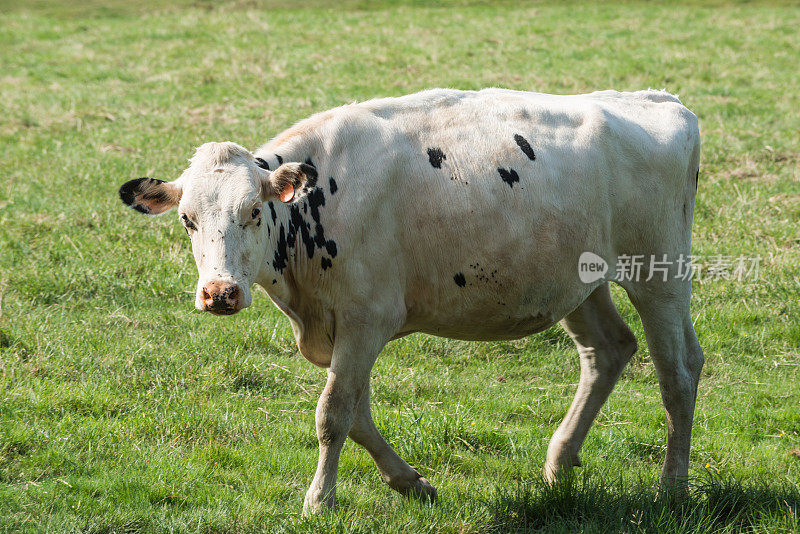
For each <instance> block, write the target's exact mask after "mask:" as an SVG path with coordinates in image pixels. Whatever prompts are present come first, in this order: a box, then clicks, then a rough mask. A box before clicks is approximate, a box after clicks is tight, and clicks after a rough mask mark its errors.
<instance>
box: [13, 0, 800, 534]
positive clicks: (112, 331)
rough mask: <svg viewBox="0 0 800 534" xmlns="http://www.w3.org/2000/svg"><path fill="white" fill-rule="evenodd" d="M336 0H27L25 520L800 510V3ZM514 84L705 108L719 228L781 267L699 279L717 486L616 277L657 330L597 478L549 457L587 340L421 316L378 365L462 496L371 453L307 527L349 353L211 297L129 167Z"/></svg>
mask: <svg viewBox="0 0 800 534" xmlns="http://www.w3.org/2000/svg"><path fill="white" fill-rule="evenodd" d="M331 5H332V4H326V3H325V2H323V1H317V2H315V3H314V6H315V7H316V8H315V9H300V8H296V7H292V3H291V2H281V1H274V2H263V3H260V2H257V1H238V2H234V3H226V2H206V1H203V2H196V3H195V2H180V3H178V4H174V3H169V5H167V3H161V0H147V1H146V2H136V3H123V2H108V3H103V2H99V1H94V2H88V3H83V4H82V5H81V6H80V7H75V6H69V5H67V4H66V3H64V4H53V3H49V2H43V1H41V0H40V1H37V2H34V3H29V4H21V3H19V2H14V3H12V2H8V1H6V0H2V1H1V2H0V11H2V13H3V17H2V19H0V66H2V68H0V97H1V99H2V100H1V101H0V102H1V103H0V169H1V170H0V172H1V173H2V179H1V180H0V530H3V531H19V530H34V531H91V532H111V531H140V530H141V531H204V532H248V531H258V530H263V531H269V532H273V531H280V530H285V531H309V532H318V531H345V530H347V531H355V532H371V531H375V530H387V531H393V532H417V531H432V532H487V531H495V532H505V531H519V530H526V529H541V530H545V531H575V530H584V531H587V532H588V531H620V530H628V531H664V530H668V531H689V530H697V531H703V532H711V531H728V532H733V531H748V532H754V531H755V532H796V531H798V530H800V520H799V519H798V515H799V514H800V484H799V483H798V481H800V451H798V449H800V321H799V320H798V317H800V233H798V220H800V171H798V163H799V162H800V148H798V147H799V146H800V129H799V128H798V124H799V123H800V93H798V90H797V87H798V82H800V79H799V78H798V74H797V66H798V52H797V50H798V49H800V33H798V32H797V28H798V27H800V8H798V7H796V6H792V5H791V4H788V3H787V4H750V3H745V4H738V3H732V4H730V5H726V4H725V3H723V2H717V3H716V4H715V6H716V7H713V8H709V7H703V6H702V5H698V4H693V3H687V4H679V5H671V6H668V7H667V6H661V5H659V4H657V3H636V2H626V3H624V4H621V5H616V4H615V5H604V4H594V3H592V4H581V3H577V2H573V3H569V4H561V5H556V6H550V5H547V4H544V3H541V4H540V3H532V4H525V5H520V4H519V3H517V2H503V3H500V4H490V3H485V2H455V1H454V2H448V3H447V5H446V6H443V7H428V4H427V3H424V2H405V3H403V4H399V5H392V4H391V3H389V2H381V3H380V4H377V5H369V6H368V5H367V4H366V3H364V2H355V1H353V2H348V3H346V4H345V5H344V7H340V8H333V7H330V6H331ZM326 6H327V7H326ZM493 85H496V86H504V87H509V88H514V89H523V90H535V91H544V92H555V93H576V92H586V91H591V90H595V89H605V88H616V89H619V90H636V89H642V88H647V87H655V88H662V87H666V88H667V89H669V90H670V91H671V92H675V93H679V94H680V96H681V98H682V100H683V102H684V103H685V104H686V105H687V106H688V107H689V108H690V109H692V110H693V111H695V112H696V113H697V115H698V116H699V117H700V120H701V130H702V136H703V159H702V169H701V173H700V189H699V195H698V200H697V209H696V219H695V234H694V250H695V252H696V253H697V254H700V255H701V256H704V257H706V258H710V257H712V256H714V255H719V254H721V255H727V256H739V255H745V256H756V255H758V256H761V257H762V258H763V260H762V269H761V276H760V279H759V280H758V281H752V280H749V281H745V282H739V281H724V280H720V281H713V280H710V281H704V282H702V283H697V284H695V288H694V296H693V315H694V317H695V318H696V328H697V331H698V335H699V338H700V341H701V344H702V346H703V347H704V349H705V353H706V359H707V360H706V367H705V369H704V371H703V377H702V380H701V383H700V391H699V399H698V408H697V415H696V421H695V432H694V437H693V450H692V456H691V466H692V471H691V474H692V477H693V485H692V488H693V490H692V498H691V499H690V500H689V501H688V502H687V503H685V504H684V505H682V506H675V505H673V504H672V503H669V502H665V501H664V498H663V497H660V496H658V495H657V494H656V492H655V483H656V480H657V474H658V471H659V469H660V464H661V461H662V458H663V454H664V449H665V433H666V431H665V418H664V415H663V408H662V407H661V401H660V398H659V394H658V386H657V383H656V379H655V373H654V370H653V366H652V363H651V361H650V359H649V357H648V352H647V348H646V346H645V344H644V336H643V334H642V328H641V323H640V322H639V320H638V318H637V316H636V314H635V312H634V310H633V308H632V306H631V305H630V303H629V302H628V301H627V299H626V298H623V297H622V294H621V293H620V292H619V291H616V292H615V295H616V297H617V301H618V302H619V304H620V308H621V313H622V314H623V316H624V317H625V319H626V320H627V321H628V323H629V324H630V325H631V327H632V328H633V329H634V331H635V332H636V334H637V337H638V338H639V340H640V341H641V345H642V348H641V350H640V351H639V353H638V354H637V355H636V356H635V357H634V359H633V361H632V363H631V365H630V366H629V367H628V368H627V369H626V370H625V372H624V374H623V376H622V378H621V380H620V383H619V385H618V387H617V389H616V390H615V392H614V394H613V395H612V397H611V399H610V400H609V402H608V404H607V405H606V407H605V408H604V409H603V411H602V413H601V414H600V416H599V418H598V421H597V424H596V426H595V427H593V429H592V431H591V432H590V434H589V437H588V439H587V441H586V444H585V446H584V448H583V451H582V459H583V464H584V467H583V468H581V469H579V470H578V473H579V476H578V478H577V480H576V481H575V483H574V484H572V485H568V486H564V487H561V488H556V489H554V490H550V489H548V488H547V487H546V486H544V484H543V483H542V482H541V480H540V479H539V472H540V471H541V468H542V464H543V460H544V454H545V450H546V446H547V440H548V439H549V436H550V435H551V434H552V432H553V431H554V429H555V428H556V426H557V425H558V423H559V422H560V420H561V418H562V417H563V415H564V414H565V412H566V409H567V407H568V404H569V402H570V400H571V396H572V394H573V392H574V389H575V384H576V382H577V379H578V364H577V354H576V352H575V350H574V348H573V346H572V343H571V342H570V341H569V339H568V337H567V336H566V335H565V334H564V333H563V331H561V330H560V329H558V328H553V329H551V330H548V331H547V332H545V333H543V334H540V335H537V336H533V337H531V338H527V339H523V340H519V341H514V342H502V343H465V342H458V341H449V340H443V339H438V338H433V337H428V336H422V335H414V336H409V337H407V338H404V339H401V340H398V341H395V342H393V343H391V344H390V345H389V346H388V347H387V348H386V349H385V351H384V353H383V354H382V356H381V357H380V358H379V360H378V363H377V365H376V368H375V372H374V379H373V384H374V386H373V387H374V389H373V391H374V393H373V404H374V410H375V419H376V421H377V423H378V426H379V428H380V430H381V431H382V432H383V433H384V435H385V436H386V438H387V439H388V440H389V442H390V443H392V445H393V446H394V447H395V448H396V449H397V450H398V452H400V454H401V455H403V456H404V457H405V458H407V459H408V460H409V462H411V463H412V464H413V465H416V466H417V467H418V468H419V469H420V471H421V472H422V473H423V474H424V475H425V476H426V477H427V478H429V479H430V480H431V481H432V482H433V483H434V484H435V485H436V486H437V487H438V489H439V496H440V502H439V503H438V504H437V505H436V506H432V507H431V506H427V505H422V504H420V503H416V502H413V501H407V500H405V499H403V498H401V497H399V496H397V495H395V494H393V493H392V492H391V490H389V489H388V487H386V486H385V485H384V484H383V483H382V482H381V481H380V479H379V476H378V473H377V470H376V468H375V467H374V466H373V464H372V462H371V460H370V458H369V456H368V455H367V454H366V453H365V452H364V451H363V450H360V449H359V448H357V447H356V446H354V445H353V444H352V443H349V444H348V445H346V447H345V452H344V454H343V457H342V461H341V467H340V488H339V502H340V506H339V507H338V509H337V510H336V511H335V512H333V513H330V514H326V515H324V516H322V517H316V518H310V519H303V518H301V517H300V510H301V507H302V500H303V494H304V492H305V489H306V487H307V485H308V483H309V482H310V480H311V477H312V474H313V470H314V467H315V461H316V454H317V448H316V438H315V435H314V424H313V410H314V406H315V403H316V397H317V395H318V394H319V392H320V390H321V387H322V385H323V382H324V372H323V371H322V370H320V369H317V368H315V367H313V366H312V365H311V364H309V363H307V362H305V361H304V360H303V358H302V357H301V356H300V355H299V354H298V353H297V350H296V347H295V346H294V342H293V338H292V335H291V331H290V328H289V324H288V321H287V320H286V319H285V318H284V317H283V316H282V315H281V314H280V312H278V311H277V310H276V309H275V308H274V307H273V306H272V305H271V304H270V303H269V301H268V299H267V298H266V296H265V295H264V294H263V293H262V292H257V294H256V297H255V302H254V306H253V307H252V308H251V309H249V310H247V311H246V312H244V313H242V314H239V315H237V316H235V317H231V318H224V319H222V318H215V317H211V316H207V315H202V314H200V313H199V312H195V311H194V309H193V295H192V291H193V288H194V283H195V279H196V273H195V267H194V263H193V261H192V259H191V256H190V254H189V249H188V242H187V240H186V238H185V235H184V232H183V231H182V230H181V228H179V225H178V223H177V222H176V221H175V219H174V218H173V217H170V216H168V217H165V218H160V219H157V220H155V221H154V220H146V219H145V218H144V217H139V216H137V214H135V213H133V212H130V211H127V210H124V209H123V207H122V205H121V204H120V203H119V201H118V199H117V198H116V189H117V187H118V186H119V184H121V183H122V182H124V181H125V180H128V179H130V178H133V177H138V176H143V175H150V176H154V177H160V178H162V179H171V178H173V177H175V176H177V174H178V173H179V172H180V171H181V170H183V168H184V167H185V165H186V158H188V157H189V156H190V155H191V154H192V151H193V147H195V146H197V145H199V144H201V143H202V142H205V141H209V140H234V141H237V142H239V143H241V144H243V145H246V146H249V147H256V146H258V145H259V144H261V143H262V142H264V141H266V140H267V139H268V138H269V137H271V136H272V135H274V134H275V133H277V132H279V131H280V130H282V129H284V128H286V127H287V126H289V125H290V124H292V123H293V122H294V121H296V120H299V119H301V118H303V117H305V116H308V115H310V114H311V113H313V112H316V111H319V110H323V109H326V108H329V107H333V106H336V105H339V104H342V103H345V102H349V101H352V100H363V99H367V98H371V97H375V96H385V95H399V94H404V93H409V92H412V91H416V90H419V89H423V88H428V87H438V86H448V87H458V88H464V89H477V88H481V87H486V86H493Z"/></svg>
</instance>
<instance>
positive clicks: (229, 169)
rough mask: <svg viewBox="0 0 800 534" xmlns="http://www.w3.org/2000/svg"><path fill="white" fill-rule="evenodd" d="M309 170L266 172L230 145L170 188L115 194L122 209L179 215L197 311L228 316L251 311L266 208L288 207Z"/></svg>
mask: <svg viewBox="0 0 800 534" xmlns="http://www.w3.org/2000/svg"><path fill="white" fill-rule="evenodd" d="M314 178H316V171H315V169H314V168H313V167H311V166H309V165H306V164H300V163H285V164H283V165H281V166H280V167H278V168H277V169H276V170H275V171H273V172H269V171H266V170H264V169H262V168H261V167H259V166H258V165H257V164H256V162H255V160H254V158H253V156H252V155H251V154H250V152H249V151H247V150H246V149H245V148H243V147H241V146H239V145H236V144H235V143H206V144H205V145H203V146H201V147H200V148H198V149H197V152H196V153H195V155H194V157H193V158H192V159H191V165H190V166H189V168H188V169H186V170H185V171H184V172H183V174H182V175H181V177H180V178H178V179H177V180H175V181H174V182H163V181H161V180H155V179H152V178H139V179H137V180H131V181H129V182H127V183H125V184H124V185H123V186H122V187H121V188H120V190H119V194H120V198H121V199H122V201H123V202H124V203H125V204H127V205H128V206H130V207H132V208H133V209H135V210H137V211H139V212H141V213H144V214H146V215H159V214H162V213H165V212H167V211H169V210H170V209H172V208H174V207H177V208H178V217H179V219H180V222H181V224H182V225H183V226H184V228H186V232H187V233H188V234H189V238H190V239H191V242H192V253H193V254H194V259H195V263H196V264H197V271H198V274H199V278H198V281H197V292H196V299H195V306H197V309H198V310H201V311H208V312H211V313H213V314H216V315H231V314H234V313H236V312H238V311H239V310H241V309H243V308H246V307H247V306H249V305H250V302H251V294H250V286H251V285H252V283H253V282H254V281H255V279H256V277H257V275H258V273H259V271H260V270H261V268H262V266H264V265H265V264H266V257H267V254H268V253H269V252H270V250H269V249H270V248H272V247H271V246H270V242H269V237H268V232H267V229H266V224H262V223H263V221H264V203H265V202H268V201H278V200H281V201H283V202H292V201H294V200H296V199H297V197H298V196H300V194H301V192H302V191H303V188H304V186H305V185H306V182H307V181H308V180H313V179H314Z"/></svg>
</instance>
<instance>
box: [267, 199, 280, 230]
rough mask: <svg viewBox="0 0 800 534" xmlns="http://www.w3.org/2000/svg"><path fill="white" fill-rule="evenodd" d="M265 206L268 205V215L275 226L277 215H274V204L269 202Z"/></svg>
mask: <svg viewBox="0 0 800 534" xmlns="http://www.w3.org/2000/svg"><path fill="white" fill-rule="evenodd" d="M267 204H268V205H269V214H270V216H271V217H272V224H275V221H276V220H277V219H278V214H277V213H275V204H273V203H272V201H271V200H270V201H269V202H267Z"/></svg>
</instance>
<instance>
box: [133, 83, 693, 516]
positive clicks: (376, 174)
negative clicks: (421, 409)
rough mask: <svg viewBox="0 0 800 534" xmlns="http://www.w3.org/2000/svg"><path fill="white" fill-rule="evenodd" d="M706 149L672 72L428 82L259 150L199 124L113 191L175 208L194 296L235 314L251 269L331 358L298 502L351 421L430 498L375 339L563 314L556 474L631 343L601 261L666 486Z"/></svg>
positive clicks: (308, 345) (144, 207) (393, 473)
mask: <svg viewBox="0 0 800 534" xmlns="http://www.w3.org/2000/svg"><path fill="white" fill-rule="evenodd" d="M699 157H700V141H699V133H698V124H697V118H696V117H695V116H694V115H693V114H692V113H691V112H690V111H689V110H688V109H686V108H685V107H684V106H683V105H681V103H680V101H679V100H678V99H677V98H676V97H674V96H672V95H670V94H668V93H665V92H661V91H639V92H635V93H619V92H615V91H603V92H596V93H592V94H588V95H577V96H553V95H545V94H537V93H527V92H518V91H509V90H504V89H486V90H483V91H477V92H474V91H456V90H449V89H436V90H430V91H424V92H421V93H417V94H412V95H408V96H403V97H399V98H384V99H378V100H371V101H368V102H363V103H360V104H352V105H347V106H342V107H339V108H336V109H332V110H330V111H326V112H324V113H320V114H317V115H314V116H312V117H311V118H309V119H306V120H304V121H302V122H300V123H298V124H297V125H295V126H294V127H292V128H290V129H288V130H286V131H285V132H283V133H282V134H280V135H278V136H277V137H276V138H274V139H273V140H272V141H270V142H269V143H267V144H266V145H264V146H263V147H262V148H260V149H259V150H257V151H256V152H255V154H251V153H250V152H249V151H248V150H246V149H244V148H242V147H241V146H239V145H236V144H234V143H207V144H205V145H203V146H201V147H200V148H198V149H197V152H196V154H195V155H194V157H193V158H192V159H191V165H190V166H189V168H188V169H186V170H185V171H184V172H183V174H182V175H181V176H180V177H179V178H178V179H177V180H175V181H173V182H162V181H160V180H153V179H150V178H141V179H138V180H132V181H130V182H128V183H126V184H125V185H123V186H122V188H121V189H120V196H121V198H122V200H123V201H124V202H125V203H126V204H128V205H129V206H132V207H133V208H135V209H137V210H138V211H141V212H144V213H147V214H153V215H155V214H159V213H163V212H165V211H167V210H168V209H170V208H173V207H175V206H177V207H178V214H179V216H180V218H181V221H182V222H183V224H184V226H185V227H186V229H187V231H188V233H189V236H190V239H191V242H192V250H193V252H194V257H195V261H196V262H197V268H198V272H199V281H198V284H197V301H196V305H197V308H198V309H200V310H205V311H209V312H211V313H215V314H230V313H236V312H237V311H239V310H241V309H242V308H245V307H247V306H249V305H250V302H251V296H250V286H251V285H252V284H253V283H257V284H259V285H261V286H262V287H263V288H264V289H266V291H267V293H268V294H269V296H270V298H271V299H272V300H273V302H274V303H275V304H276V305H277V306H278V308H280V310H281V311H283V312H284V313H285V314H286V315H287V316H288V317H289V320H290V322H291V325H292V330H293V331H294V335H295V338H296V340H297V344H298V347H299V349H300V352H301V353H302V354H303V356H305V357H306V358H307V359H308V360H309V361H310V362H312V363H314V364H316V365H319V366H322V367H325V368H327V369H328V380H327V384H326V386H325V389H324V391H323V393H322V395H321V397H320V399H319V404H318V405H317V411H316V424H317V436H318V438H319V463H318V465H317V471H316V474H315V476H314V480H313V482H312V483H311V487H310V488H309V490H308V493H307V494H306V498H305V505H304V509H305V510H306V511H314V510H317V509H319V508H321V507H323V506H324V505H328V506H330V505H332V504H333V502H334V497H335V492H336V472H337V467H338V463H339V454H340V451H341V449H342V445H343V443H344V441H345V439H346V437H347V436H350V437H351V438H352V439H353V440H354V441H355V442H357V443H359V444H361V445H362V446H364V447H365V448H366V449H367V451H369V453H370V454H371V455H372V458H373V459H374V460H375V463H376V464H377V465H378V468H379V469H380V472H381V475H382V476H383V478H384V480H385V481H386V482H387V483H388V484H389V485H390V486H391V487H392V488H393V489H395V490H397V491H399V492H401V493H404V494H415V495H421V496H425V497H428V498H431V499H432V498H434V497H435V495H436V490H435V489H434V487H433V486H432V485H431V484H430V483H429V482H428V481H427V480H426V479H425V478H422V477H421V476H420V474H419V473H418V472H417V471H416V470H415V469H414V468H412V467H411V466H409V464H407V463H406V462H405V461H404V460H403V459H402V458H400V457H399V456H398V455H397V454H396V453H395V452H394V450H392V448H391V447H390V446H389V445H388V444H387V443H386V441H384V439H383V437H382V436H381V435H380V434H379V433H378V430H377V429H376V427H375V424H374V423H373V421H372V417H371V415H370V406H369V376H370V370H371V369H372V366H373V363H374V362H375V359H376V357H377V356H378V354H379V353H380V351H381V349H382V348H383V346H384V345H385V344H386V343H387V342H388V341H390V340H392V339H396V338H398V337H401V336H404V335H406V334H410V333H412V332H425V333H428V334H433V335H437V336H443V337H450V338H456V339H467V340H498V339H515V338H520V337H523V336H527V335H530V334H533V333H536V332H540V331H542V330H544V329H546V328H549V327H550V326H552V325H554V324H555V323H556V322H560V323H561V325H562V326H563V327H564V328H565V329H566V331H567V332H568V333H569V335H570V336H571V337H572V339H573V340H574V341H575V344H576V345H577V347H578V351H579V352H580V361H581V379H580V383H579V384H578V389H577V392H576V394H575V399H574V400H573V402H572V405H571V407H570V409H569V412H568V413H567V416H566V417H565V418H564V421H563V422H562V423H561V425H560V426H559V427H558V430H557V431H556V433H555V435H554V436H553V438H552V441H551V442H550V445H549V447H548V450H547V459H546V462H545V466H544V472H545V476H546V477H547V479H549V480H551V481H554V480H556V479H558V478H559V477H560V476H563V475H564V474H566V473H570V472H571V470H572V466H575V465H580V462H579V460H578V450H579V449H580V447H581V444H582V443H583V441H584V438H585V437H586V434H587V432H588V430H589V427H590V425H591V423H592V421H593V420H594V418H595V416H596V415H597V413H598V411H599V410H600V408H601V406H602V405H603V403H604V402H605V400H606V398H607V397H608V395H609V393H610V392H611V390H612V389H613V387H614V384H615V383H616V381H617V379H618V377H619V375H620V372H621V371H622V369H623V367H624V366H625V365H626V363H627V362H628V360H629V359H630V358H631V356H632V355H633V354H634V352H635V351H636V339H635V338H634V336H633V334H632V333H631V331H630V330H629V329H628V327H627V326H626V325H625V323H624V322H623V321H622V319H621V318H620V316H619V314H618V313H617V310H616V308H615V307H614V304H613V303H612V301H611V298H610V295H609V285H608V281H609V280H614V279H615V278H617V279H618V281H619V283H620V284H621V285H622V286H623V287H624V288H625V290H626V291H627V293H628V295H629V296H630V298H631V300H632V302H633V304H634V305H635V307H636V309H637V311H638V312H639V314H640V316H641V319H642V322H643V324H644V329H645V334H646V336H647V342H648V345H649V347H650V354H651V355H652V358H653V361H654V363H655V367H656V371H657V373H658V379H659V383H660V386H661V394H662V398H663V401H664V406H665V408H666V412H667V430H668V435H667V452H666V459H665V461H664V467H663V470H662V473H661V477H662V481H663V482H664V483H665V484H667V485H668V486H670V487H673V488H677V489H678V490H681V489H682V488H685V484H686V480H687V476H688V462H689V441H690V434H691V427H692V417H693V413H694V405H695V397H696V391H697V382H698V378H699V375H700V370H701V368H702V366H703V352H702V350H701V349H700V346H699V344H698V342H697V338H696V337H695V332H694V328H693V326H692V318H691V316H690V313H689V294H690V281H689V280H687V277H685V276H682V273H681V272H679V270H680V268H681V265H682V264H681V262H682V261H683V260H685V258H687V257H688V255H689V248H690V238H691V231H692V214H693V207H694V199H695V193H696V187H697V176H698V166H699ZM584 252H591V253H593V254H595V255H597V256H599V257H600V258H602V260H604V261H605V262H606V263H607V265H608V269H607V271H606V272H605V275H604V276H602V277H601V273H602V269H600V265H602V261H601V262H595V263H599V264H600V265H599V266H598V267H597V268H598V269H600V273H598V274H597V276H596V277H599V278H598V279H594V280H589V282H588V283H587V282H584V281H582V278H583V279H584V280H585V279H586V278H587V277H586V276H583V277H582V276H581V275H582V274H584V275H585V274H587V273H581V272H580V271H579V259H580V258H581V255H582V254H583V253H584ZM628 257H634V258H638V260H637V261H636V263H641V264H642V266H641V272H640V273H639V276H636V274H637V273H635V272H620V269H619V267H618V266H619V265H623V264H624V263H623V262H621V261H618V260H619V259H621V258H628ZM652 260H656V261H657V262H658V263H651V261H652ZM665 265H666V267H665ZM656 266H657V268H656ZM683 268H685V264H683Z"/></svg>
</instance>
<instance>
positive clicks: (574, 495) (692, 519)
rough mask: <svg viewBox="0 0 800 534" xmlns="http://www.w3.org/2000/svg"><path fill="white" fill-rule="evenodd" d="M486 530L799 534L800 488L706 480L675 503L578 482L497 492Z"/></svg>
mask: <svg viewBox="0 0 800 534" xmlns="http://www.w3.org/2000/svg"><path fill="white" fill-rule="evenodd" d="M487 504H488V507H489V509H490V514H491V518H492V519H491V523H490V525H489V527H490V528H489V529H488V531H489V532H497V533H500V532H542V531H544V532H553V531H555V532H720V531H723V532H744V531H746V532H755V531H758V532H798V531H800V486H792V485H789V484H787V483H783V484H781V483H777V484H772V483H770V482H769V481H758V482H747V481H741V480H734V479H729V478H721V477H718V476H711V475H705V476H702V477H700V478H699V479H694V480H693V481H692V483H691V485H690V495H689V497H688V498H686V499H684V500H682V501H680V502H676V501H675V500H674V499H671V498H670V497H669V496H668V495H664V494H663V493H661V492H659V491H658V490H657V488H655V487H654V486H652V485H648V484H645V483H639V484H633V485H631V484H630V483H622V482H608V481H603V480H600V479H598V478H588V477H584V478H580V479H577V480H574V479H573V480H572V481H569V482H564V483H561V484H559V485H557V486H555V487H552V488H550V487H548V486H547V485H546V484H545V483H544V482H543V481H537V482H534V483H532V484H528V485H525V486H523V485H520V486H519V487H517V488H515V489H513V490H511V491H501V492H499V493H498V494H497V495H496V496H495V497H494V498H493V499H492V500H491V501H490V502H488V503H487Z"/></svg>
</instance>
